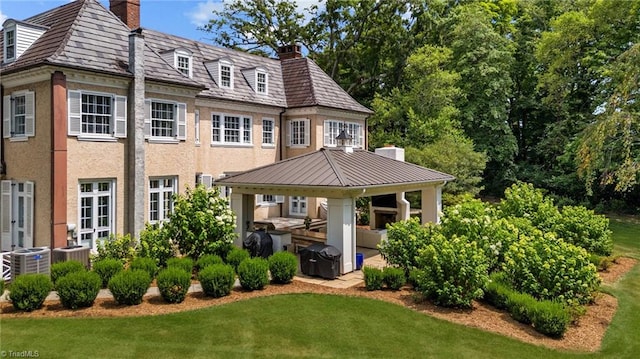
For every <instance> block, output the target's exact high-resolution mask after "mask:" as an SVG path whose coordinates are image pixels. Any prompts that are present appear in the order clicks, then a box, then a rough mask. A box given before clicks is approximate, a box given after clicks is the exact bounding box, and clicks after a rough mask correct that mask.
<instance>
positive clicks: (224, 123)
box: [211, 114, 252, 144]
mask: <svg viewBox="0 0 640 359" xmlns="http://www.w3.org/2000/svg"><path fill="white" fill-rule="evenodd" d="M251 130H252V124H251V118H250V117H242V116H237V115H236V116H234V115H224V116H220V115H216V114H214V115H212V116H211V142H212V143H238V144H250V143H251V142H252V140H251Z"/></svg>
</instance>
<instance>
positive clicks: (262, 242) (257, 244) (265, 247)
mask: <svg viewBox="0 0 640 359" xmlns="http://www.w3.org/2000/svg"><path fill="white" fill-rule="evenodd" d="M242 248H244V249H247V250H248V251H249V254H251V257H262V258H268V257H269V256H271V255H272V254H273V239H272V238H271V235H270V234H269V233H267V232H266V231H264V230H259V231H255V232H253V233H251V234H250V235H249V236H248V237H247V238H246V239H245V240H244V241H243V242H242Z"/></svg>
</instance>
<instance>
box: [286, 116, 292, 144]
mask: <svg viewBox="0 0 640 359" xmlns="http://www.w3.org/2000/svg"><path fill="white" fill-rule="evenodd" d="M291 131H293V125H292V124H291V120H289V121H287V146H291Z"/></svg>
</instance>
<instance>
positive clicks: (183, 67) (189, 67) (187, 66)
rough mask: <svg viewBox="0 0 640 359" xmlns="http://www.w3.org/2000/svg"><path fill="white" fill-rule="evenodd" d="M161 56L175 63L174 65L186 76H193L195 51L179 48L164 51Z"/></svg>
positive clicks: (172, 63) (170, 62)
mask: <svg viewBox="0 0 640 359" xmlns="http://www.w3.org/2000/svg"><path fill="white" fill-rule="evenodd" d="M160 56H162V58H163V59H164V60H165V61H166V62H168V63H169V64H171V65H173V67H174V68H175V69H176V70H178V71H180V72H182V73H183V74H184V75H185V76H187V77H189V78H193V53H192V52H191V51H189V50H187V49H184V48H177V49H172V50H167V51H163V52H161V53H160Z"/></svg>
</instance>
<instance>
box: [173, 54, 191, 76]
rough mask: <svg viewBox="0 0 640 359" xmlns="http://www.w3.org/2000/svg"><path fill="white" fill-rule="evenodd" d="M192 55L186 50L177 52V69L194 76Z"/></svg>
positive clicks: (186, 74)
mask: <svg viewBox="0 0 640 359" xmlns="http://www.w3.org/2000/svg"><path fill="white" fill-rule="evenodd" d="M191 63H192V61H191V55H189V54H187V53H186V52H184V51H176V52H175V66H176V69H177V70H178V71H180V72H182V73H183V74H184V75H185V76H188V77H192V76H193V74H192V71H193V65H192V64H191Z"/></svg>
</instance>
